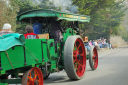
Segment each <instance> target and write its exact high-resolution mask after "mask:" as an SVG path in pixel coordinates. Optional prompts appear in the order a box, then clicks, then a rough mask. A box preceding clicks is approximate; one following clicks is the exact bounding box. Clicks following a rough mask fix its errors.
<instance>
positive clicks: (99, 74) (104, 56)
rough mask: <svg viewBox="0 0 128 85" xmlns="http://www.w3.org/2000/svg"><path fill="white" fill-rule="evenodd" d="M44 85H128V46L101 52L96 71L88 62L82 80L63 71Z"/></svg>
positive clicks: (52, 75)
mask: <svg viewBox="0 0 128 85" xmlns="http://www.w3.org/2000/svg"><path fill="white" fill-rule="evenodd" d="M13 85H14V84H13ZM17 85H19V84H17ZM44 85H128V46H124V47H119V48H115V49H111V50H104V51H100V52H99V65H98V68H97V69H96V70H95V71H92V70H91V68H90V67H89V61H88V60H87V65H86V72H85V75H84V78H83V79H81V80H78V81H73V80H70V79H69V78H68V76H67V74H66V72H65V71H64V70H63V71H61V72H59V73H52V74H51V75H50V76H49V78H48V79H47V80H44Z"/></svg>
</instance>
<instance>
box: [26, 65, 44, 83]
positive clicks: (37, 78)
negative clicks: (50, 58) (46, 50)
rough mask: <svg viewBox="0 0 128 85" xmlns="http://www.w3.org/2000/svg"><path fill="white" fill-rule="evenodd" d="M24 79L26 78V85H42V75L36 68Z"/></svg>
mask: <svg viewBox="0 0 128 85" xmlns="http://www.w3.org/2000/svg"><path fill="white" fill-rule="evenodd" d="M25 77H27V85H43V75H42V72H41V70H40V69H39V68H37V67H34V68H32V69H30V70H29V72H28V73H27V74H26V75H25Z"/></svg>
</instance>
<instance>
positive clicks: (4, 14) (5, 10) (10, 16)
mask: <svg viewBox="0 0 128 85" xmlns="http://www.w3.org/2000/svg"><path fill="white" fill-rule="evenodd" d="M18 11H19V9H18V5H17V4H16V3H15V0H0V30H2V28H3V25H4V23H10V24H11V25H12V30H13V31H14V30H15V29H16V16H17V12H18Z"/></svg>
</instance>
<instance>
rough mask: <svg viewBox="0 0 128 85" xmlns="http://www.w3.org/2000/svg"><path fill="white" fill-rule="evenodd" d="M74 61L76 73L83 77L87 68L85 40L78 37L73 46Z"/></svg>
mask: <svg viewBox="0 0 128 85" xmlns="http://www.w3.org/2000/svg"><path fill="white" fill-rule="evenodd" d="M73 62H74V67H75V69H76V74H77V75H78V76H79V77H82V76H83V75H84V72H85V68H86V53H85V48H84V44H83V41H82V40H81V39H80V38H78V39H76V41H75V44H74V48H73Z"/></svg>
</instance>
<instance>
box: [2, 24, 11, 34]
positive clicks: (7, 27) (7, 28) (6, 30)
mask: <svg viewBox="0 0 128 85" xmlns="http://www.w3.org/2000/svg"><path fill="white" fill-rule="evenodd" d="M10 33H13V31H11V25H10V24H9V23H5V24H4V26H3V29H2V31H0V35H1V36H2V35H6V34H10Z"/></svg>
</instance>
